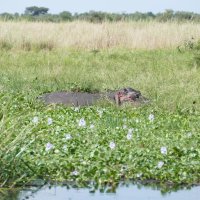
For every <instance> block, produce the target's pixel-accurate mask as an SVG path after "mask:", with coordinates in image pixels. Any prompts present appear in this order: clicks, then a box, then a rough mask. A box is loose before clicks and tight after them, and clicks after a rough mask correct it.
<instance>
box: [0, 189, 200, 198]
mask: <svg viewBox="0 0 200 200" xmlns="http://www.w3.org/2000/svg"><path fill="white" fill-rule="evenodd" d="M26 199H29V200H92V199H95V200H188V199H189V200H199V199H200V186H194V187H192V188H191V189H186V188H182V189H181V190H178V191H171V192H166V193H164V194H163V193H162V192H161V190H159V189H155V188H152V187H148V186H140V187H138V185H128V186H126V185H121V186H120V187H119V188H117V190H116V193H105V192H104V193H101V192H99V191H96V192H95V193H91V192H90V191H89V189H87V188H81V189H75V188H70V189H67V187H64V186H53V187H48V186H44V187H42V188H40V189H26V190H21V191H16V192H11V193H10V192H9V193H7V194H5V193H4V195H3V196H1V193H0V200H26Z"/></svg>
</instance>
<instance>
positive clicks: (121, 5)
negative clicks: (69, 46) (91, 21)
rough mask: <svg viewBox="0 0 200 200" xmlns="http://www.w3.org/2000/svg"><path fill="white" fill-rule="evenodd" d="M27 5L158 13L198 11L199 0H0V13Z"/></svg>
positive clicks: (52, 9) (55, 9) (52, 10)
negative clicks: (167, 10)
mask: <svg viewBox="0 0 200 200" xmlns="http://www.w3.org/2000/svg"><path fill="white" fill-rule="evenodd" d="M29 6H39V7H40V6H43V7H47V8H49V13H55V14H57V13H60V12H62V11H70V12H71V13H75V12H77V13H82V12H88V11H90V10H95V11H106V12H117V13H122V12H125V13H133V12H136V11H139V12H149V11H151V12H153V13H158V12H163V11H164V10H166V9H172V10H174V11H192V12H196V13H200V0H0V13H3V12H9V13H15V12H18V13H24V10H25V8H26V7H29Z"/></svg>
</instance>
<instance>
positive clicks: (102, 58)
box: [0, 24, 200, 187]
mask: <svg viewBox="0 0 200 200" xmlns="http://www.w3.org/2000/svg"><path fill="white" fill-rule="evenodd" d="M10 25H11V24H9V26H10ZM195 27H196V26H195ZM5 30H6V29H5ZM16 30H18V26H16ZM104 32H105V31H104ZM38 33H39V32H38ZM187 33H188V31H187ZM9 35H10V34H8V36H9ZM54 35H55V36H56V34H54ZM163 38H164V37H163ZM11 39H12V38H11ZM13 39H14V38H13ZM111 39H112V38H111ZM59 41H60V39H59ZM152 41H153V40H152ZM97 42H98V40H97ZM108 43H109V41H108ZM16 44H18V43H17V41H16ZM87 44H88V43H87ZM99 44H101V42H100V43H99ZM108 46H109V45H108ZM192 56H193V55H192V54H191V53H190V52H183V53H178V52H177V51H176V50H171V49H170V50H169V49H167V50H162V49H160V48H159V50H151V51H145V50H141V49H140V50H135V49H134V50H131V49H128V50H125V49H120V50H118V49H102V50H101V49H100V50H98V52H97V53H94V52H93V51H92V50H91V51H90V50H89V49H88V51H87V52H86V51H81V50H78V51H75V50H74V49H73V50H66V49H63V50H56V49H55V51H48V52H46V50H41V51H31V50H30V51H23V50H20V51H17V48H14V49H13V50H9V51H7V50H2V51H1V59H0V68H1V73H0V105H1V107H0V186H1V187H3V186H14V185H22V184H26V183H31V181H32V180H36V179H38V178H39V179H44V180H47V181H48V180H53V181H54V180H55V181H73V182H77V183H78V184H80V185H84V186H85V184H86V183H88V182H91V181H92V182H94V183H95V184H97V185H103V184H105V183H109V184H113V185H116V184H117V183H119V182H120V181H121V180H136V181H137V180H140V181H143V180H145V181H146V180H153V181H155V182H157V181H158V182H161V183H174V184H183V183H187V184H194V183H199V182H200V165H199V160H200V149H199V143H200V126H199V124H200V123H199V121H200V117H199V111H200V110H199V108H200V106H199V86H198V84H197V83H199V82H200V78H199V77H200V76H199V69H198V68H197V67H195V66H193V65H192V64H191V61H192V59H193V58H192ZM80 66H81V67H80ZM80 72H81V73H80ZM172 72H173V73H172ZM80 74H81V75H80ZM116 77H117V79H116ZM155 77H156V78H155ZM161 83H162V84H161ZM172 83H173V84H172ZM126 86H130V87H133V88H135V89H139V90H141V92H142V94H144V96H146V97H147V98H149V99H150V100H151V103H150V104H148V105H144V106H143V105H142V106H141V107H132V106H130V105H128V104H125V105H122V106H119V107H117V106H116V105H114V104H112V103H111V102H105V104H104V102H98V103H97V105H93V106H89V107H65V106H62V105H44V104H43V103H42V102H40V101H39V99H38V97H39V96H40V95H41V94H43V93H47V92H51V91H66V90H67V91H75V92H77V91H80V92H88V91H90V92H94V93H95V92H96V89H97V91H99V92H100V93H101V92H102V93H103V92H109V90H108V89H111V90H116V89H118V88H123V87H126ZM169 98H170V100H169ZM101 103H102V104H101ZM73 172H74V173H73ZM76 172H78V174H77V173H76Z"/></svg>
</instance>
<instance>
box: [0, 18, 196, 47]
mask: <svg viewBox="0 0 200 200" xmlns="http://www.w3.org/2000/svg"><path fill="white" fill-rule="evenodd" d="M191 37H194V38H195V39H198V38H200V24H196V23H176V22H167V23H159V22H142V21H141V22H117V23H108V22H104V23H101V24H93V23H88V22H79V21H75V22H68V23H59V24H55V23H42V22H2V21H1V22H0V47H1V46H3V47H6V48H8V47H9V48H11V47H12V48H18V49H24V50H30V49H37V48H42V49H49V50H51V49H53V48H56V47H57V48H66V47H67V48H76V49H80V48H81V49H106V48H114V47H125V48H132V49H157V48H172V47H176V46H177V45H179V44H181V43H183V41H184V40H189V39H190V38H191Z"/></svg>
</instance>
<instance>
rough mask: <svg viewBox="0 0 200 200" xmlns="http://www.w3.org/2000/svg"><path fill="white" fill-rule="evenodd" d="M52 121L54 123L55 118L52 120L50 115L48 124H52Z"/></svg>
mask: <svg viewBox="0 0 200 200" xmlns="http://www.w3.org/2000/svg"><path fill="white" fill-rule="evenodd" d="M52 123H53V120H52V118H50V117H49V118H48V119H47V124H48V125H51V124H52Z"/></svg>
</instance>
